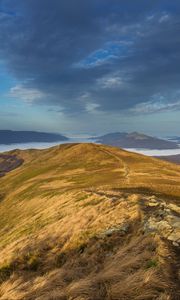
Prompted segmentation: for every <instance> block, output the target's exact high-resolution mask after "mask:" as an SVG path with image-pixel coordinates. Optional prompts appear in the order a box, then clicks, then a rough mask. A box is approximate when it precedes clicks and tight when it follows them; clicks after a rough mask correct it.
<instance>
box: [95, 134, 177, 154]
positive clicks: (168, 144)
mask: <svg viewBox="0 0 180 300" xmlns="http://www.w3.org/2000/svg"><path fill="white" fill-rule="evenodd" d="M94 139H95V140H96V141H97V142H98V143H101V144H107V145H111V146H116V147H121V148H146V149H159V150H160V149H177V148H179V146H178V144H177V143H176V142H173V141H168V140H163V139H159V138H156V137H152V136H148V135H145V134H142V133H138V132H132V133H126V132H116V133H109V134H106V135H103V136H99V137H97V138H94Z"/></svg>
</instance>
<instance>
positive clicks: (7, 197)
mask: <svg viewBox="0 0 180 300" xmlns="http://www.w3.org/2000/svg"><path fill="white" fill-rule="evenodd" d="M6 155H10V156H11V155H12V156H13V157H17V159H21V160H22V161H23V164H22V165H21V166H19V167H18V168H16V169H14V170H12V171H11V172H9V173H8V174H6V175H5V176H4V177H1V178H0V236H1V239H0V254H1V255H0V284H1V285H0V299H2V300H5V299H8V300H11V299H12V300H13V299H16V300H17V299H18V300H20V299H27V300H30V299H38V300H44V299H45V300H52V299H53V300H75V299H76V300H101V299H108V300H110V299H111V300H119V299H122V300H124V299H125V300H126V299H127V300H131V299H138V300H145V299H159V300H173V299H179V297H180V293H179V290H178V280H179V277H178V267H179V265H178V249H179V242H180V240H179V239H180V236H179V231H178V226H179V213H180V209H179V207H178V203H179V199H180V166H178V165H174V164H171V163H168V162H163V161H161V160H158V159H155V158H150V157H146V156H143V155H139V154H135V153H131V152H127V151H124V150H120V149H117V148H113V147H109V146H104V145H95V144H66V145H60V146H56V147H53V148H50V149H45V150H26V151H20V150H15V151H11V152H9V153H6Z"/></svg>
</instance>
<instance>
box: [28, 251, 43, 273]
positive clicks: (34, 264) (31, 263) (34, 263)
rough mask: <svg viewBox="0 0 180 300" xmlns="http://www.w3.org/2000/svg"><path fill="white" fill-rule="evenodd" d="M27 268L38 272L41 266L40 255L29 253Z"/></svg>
mask: <svg viewBox="0 0 180 300" xmlns="http://www.w3.org/2000/svg"><path fill="white" fill-rule="evenodd" d="M26 259H27V261H26V266H25V269H27V270H30V271H34V272H35V271H37V270H38V267H39V265H40V258H39V255H38V253H36V252H35V253H28V255H27V257H26Z"/></svg>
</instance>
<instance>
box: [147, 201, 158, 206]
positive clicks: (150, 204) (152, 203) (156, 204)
mask: <svg viewBox="0 0 180 300" xmlns="http://www.w3.org/2000/svg"><path fill="white" fill-rule="evenodd" d="M147 205H148V206H150V207H155V206H158V205H159V203H157V202H149V203H148V204H147Z"/></svg>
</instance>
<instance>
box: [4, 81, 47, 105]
mask: <svg viewBox="0 0 180 300" xmlns="http://www.w3.org/2000/svg"><path fill="white" fill-rule="evenodd" d="M9 96H10V97H12V98H16V99H19V100H22V101H24V102H28V103H32V102H34V101H37V100H39V99H42V98H43V97H45V94H44V93H43V92H41V91H39V90H38V89H35V88H26V87H23V86H22V85H16V86H14V87H12V88H11V89H10V92H9Z"/></svg>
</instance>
